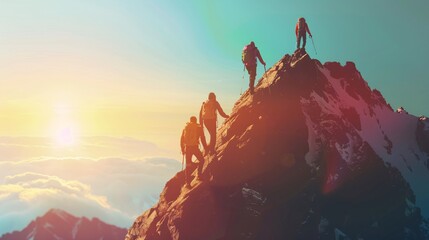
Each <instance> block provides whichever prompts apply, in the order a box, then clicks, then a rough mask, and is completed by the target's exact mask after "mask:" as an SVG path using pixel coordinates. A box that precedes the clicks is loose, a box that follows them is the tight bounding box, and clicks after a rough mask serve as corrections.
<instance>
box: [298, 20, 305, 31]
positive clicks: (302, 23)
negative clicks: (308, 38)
mask: <svg viewBox="0 0 429 240" xmlns="http://www.w3.org/2000/svg"><path fill="white" fill-rule="evenodd" d="M298 32H305V20H304V18H300V19H299V20H298Z"/></svg>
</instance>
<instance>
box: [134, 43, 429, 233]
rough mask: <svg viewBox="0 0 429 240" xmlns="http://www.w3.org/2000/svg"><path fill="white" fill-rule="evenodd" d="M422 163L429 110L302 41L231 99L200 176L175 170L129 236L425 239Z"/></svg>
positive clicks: (427, 160) (428, 161)
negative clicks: (404, 104) (408, 108)
mask: <svg viewBox="0 0 429 240" xmlns="http://www.w3.org/2000/svg"><path fill="white" fill-rule="evenodd" d="M428 166H429V123H428V121H427V119H426V118H420V119H419V118H417V117H415V116H413V115H410V114H405V113H397V112H395V111H394V110H393V109H392V107H391V106H390V105H389V104H388V103H387V102H386V101H385V99H384V98H383V96H382V95H381V93H380V92H379V91H377V90H372V89H371V88H370V87H369V86H368V83H367V82H366V81H365V80H364V79H363V78H362V76H361V74H360V73H359V71H358V70H357V69H356V66H355V64H353V63H352V62H347V63H346V64H345V65H344V66H342V65H341V64H339V63H336V62H327V63H324V64H321V63H320V62H319V61H318V60H316V59H311V58H310V56H309V55H308V54H307V53H306V52H305V51H304V50H302V49H301V50H297V51H296V52H295V53H294V54H293V55H285V56H284V57H283V58H282V59H281V60H280V61H279V62H277V63H276V64H275V65H274V66H273V67H271V68H270V69H269V70H268V71H267V72H266V73H265V74H264V75H263V76H262V78H261V79H260V80H259V82H258V84H257V86H256V88H255V93H254V94H253V95H251V94H250V93H249V92H248V91H247V92H245V93H244V94H243V95H242V96H241V97H240V98H239V99H238V101H237V102H236V104H235V106H234V108H233V111H232V113H231V115H230V118H228V119H227V120H226V121H225V122H224V123H223V124H222V126H221V127H220V128H219V129H218V134H217V141H216V154H212V155H206V161H205V162H204V168H203V176H202V178H201V180H197V179H194V180H193V182H192V186H191V187H186V186H185V179H184V172H183V171H182V172H179V173H177V175H176V176H174V177H173V178H172V179H171V180H169V181H168V182H167V183H166V185H165V188H164V190H163V192H162V194H161V196H160V199H159V202H158V203H157V204H156V205H155V206H153V207H152V208H151V209H149V210H147V211H146V212H144V213H143V214H142V215H141V216H139V217H138V218H137V219H136V220H135V222H134V224H133V225H132V227H131V228H130V229H129V230H128V234H127V235H126V240H136V239H147V240H169V239H174V240H215V239H216V240H237V239H270V240H276V239H279V240H280V239H282V240H283V239H322V240H323V239H329V240H330V239H365V240H366V239H391V240H394V239H398V240H399V239H401V240H403V239H429V234H428V223H427V217H428V216H429V191H427V186H426V184H427V183H429V168H428ZM189 167H191V168H195V166H189ZM194 174H196V171H194Z"/></svg>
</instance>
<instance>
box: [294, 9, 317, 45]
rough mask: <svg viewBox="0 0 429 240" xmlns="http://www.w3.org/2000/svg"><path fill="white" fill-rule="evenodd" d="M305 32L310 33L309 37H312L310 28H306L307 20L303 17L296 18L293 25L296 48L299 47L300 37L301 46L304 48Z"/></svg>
mask: <svg viewBox="0 0 429 240" xmlns="http://www.w3.org/2000/svg"><path fill="white" fill-rule="evenodd" d="M307 33H308V34H309V35H310V37H313V36H312V35H311V32H310V29H309V28H308V25H307V22H306V21H305V18H303V17H300V18H298V22H297V23H296V26H295V35H296V48H297V49H299V46H300V44H301V38H302V48H304V49H305V44H306V43H307Z"/></svg>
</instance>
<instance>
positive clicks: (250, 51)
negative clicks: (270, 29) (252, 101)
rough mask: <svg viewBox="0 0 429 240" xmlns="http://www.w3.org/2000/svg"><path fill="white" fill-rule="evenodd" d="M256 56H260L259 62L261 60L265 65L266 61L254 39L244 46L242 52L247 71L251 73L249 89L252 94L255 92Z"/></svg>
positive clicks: (242, 59)
mask: <svg viewBox="0 0 429 240" xmlns="http://www.w3.org/2000/svg"><path fill="white" fill-rule="evenodd" d="M256 58H258V59H259V62H261V63H262V65H264V67H265V62H264V60H263V59H262V57H261V53H260V52H259V50H258V48H257V47H256V46H255V43H254V42H253V41H252V42H250V43H249V44H248V45H246V46H244V48H243V52H242V54H241V61H243V64H244V66H245V67H246V69H247V72H248V73H249V90H250V93H251V94H253V92H254V91H253V89H254V85H255V78H256V66H257V61H256Z"/></svg>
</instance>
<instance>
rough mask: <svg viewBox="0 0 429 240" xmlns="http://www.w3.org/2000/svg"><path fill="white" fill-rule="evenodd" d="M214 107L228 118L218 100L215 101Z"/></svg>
mask: <svg viewBox="0 0 429 240" xmlns="http://www.w3.org/2000/svg"><path fill="white" fill-rule="evenodd" d="M216 108H217V111H218V112H219V114H220V115H221V116H222V117H224V118H229V116H228V115H227V114H226V113H225V112H224V111H223V109H222V107H221V106H220V104H219V102H217V101H216Z"/></svg>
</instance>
